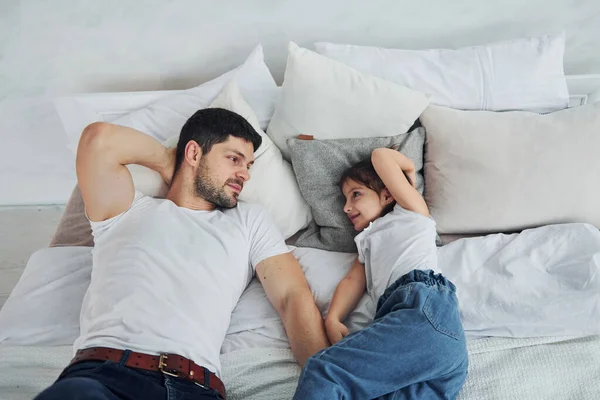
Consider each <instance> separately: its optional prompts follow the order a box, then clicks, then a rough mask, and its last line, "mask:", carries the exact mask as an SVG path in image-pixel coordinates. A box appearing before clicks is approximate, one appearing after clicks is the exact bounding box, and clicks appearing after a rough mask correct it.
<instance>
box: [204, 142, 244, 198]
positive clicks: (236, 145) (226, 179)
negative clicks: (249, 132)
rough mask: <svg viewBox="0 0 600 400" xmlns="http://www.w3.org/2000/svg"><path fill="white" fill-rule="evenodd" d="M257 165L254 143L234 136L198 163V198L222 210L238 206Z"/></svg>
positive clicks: (218, 145)
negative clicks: (251, 169)
mask: <svg viewBox="0 0 600 400" xmlns="http://www.w3.org/2000/svg"><path fill="white" fill-rule="evenodd" d="M253 163H254V148H253V146H252V143H250V142H247V141H245V140H244V139H240V138H237V137H234V136H229V139H227V141H225V142H223V143H218V144H215V145H214V146H213V147H212V148H211V150H210V151H209V152H208V153H207V154H204V155H203V156H202V157H201V158H200V161H199V164H198V169H197V173H196V179H195V182H194V191H195V194H196V195H197V196H199V197H202V198H203V199H205V200H206V201H208V202H210V203H212V204H214V205H215V206H217V207H221V208H233V207H235V206H237V202H238V197H239V195H240V192H241V191H242V189H243V187H244V184H245V183H246V182H247V181H248V180H249V179H250V175H249V173H248V169H249V168H250V166H252V164H253Z"/></svg>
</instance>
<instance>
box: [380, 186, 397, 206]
mask: <svg viewBox="0 0 600 400" xmlns="http://www.w3.org/2000/svg"><path fill="white" fill-rule="evenodd" d="M379 198H380V199H381V203H382V204H381V205H382V206H387V205H388V204H390V203H391V202H393V201H394V197H392V194H391V193H390V191H389V190H388V189H387V188H383V190H382V191H381V194H380V195H379Z"/></svg>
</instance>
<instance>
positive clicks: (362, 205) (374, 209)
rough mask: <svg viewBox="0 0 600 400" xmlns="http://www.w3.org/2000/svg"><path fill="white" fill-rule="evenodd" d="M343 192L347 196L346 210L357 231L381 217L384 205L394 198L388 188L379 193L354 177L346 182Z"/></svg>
mask: <svg viewBox="0 0 600 400" xmlns="http://www.w3.org/2000/svg"><path fill="white" fill-rule="evenodd" d="M342 192H343V193H344V197H346V204H344V212H345V213H346V215H347V216H348V218H350V222H352V225H354V229H355V230H357V231H362V230H363V229H365V228H366V227H367V226H369V224H370V223H371V222H373V221H375V220H376V219H377V218H379V216H380V215H381V213H382V211H383V209H384V207H385V206H386V205H388V204H390V203H391V202H392V201H393V200H394V199H393V198H392V196H391V195H390V192H389V191H388V190H387V189H384V190H382V192H381V194H377V192H376V191H374V190H373V189H370V188H368V187H367V186H365V185H363V184H362V183H358V182H356V181H353V180H352V179H348V180H346V182H344V184H343V185H342Z"/></svg>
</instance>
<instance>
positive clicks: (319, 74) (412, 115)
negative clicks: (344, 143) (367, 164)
mask: <svg viewBox="0 0 600 400" xmlns="http://www.w3.org/2000/svg"><path fill="white" fill-rule="evenodd" d="M427 104H428V100H427V97H426V96H425V95H423V94H421V93H419V92H416V91H414V90H411V89H408V88H406V87H403V86H399V85H396V84H394V83H390V82H385V81H383V80H381V79H378V78H374V77H371V76H368V75H364V74H362V73H360V72H358V71H356V70H354V69H352V68H350V67H347V66H345V65H343V64H342V63H339V62H337V61H333V60H330V59H328V58H326V57H323V56H321V55H319V54H317V53H314V52H312V51H309V50H306V49H303V48H300V47H298V46H297V45H296V44H294V43H290V44H289V46H288V59H287V66H286V70H285V77H284V81H283V86H282V90H281V97H280V100H279V103H278V104H277V107H276V109H275V113H274V114H273V118H272V119H271V123H270V124H269V128H268V130H267V133H268V134H269V136H270V137H271V138H272V139H273V141H274V142H275V144H276V145H277V146H278V147H279V148H280V149H281V151H282V153H283V155H284V157H285V158H286V159H288V160H289V159H290V154H289V150H288V148H287V144H286V140H287V139H289V138H291V137H296V136H297V135H299V134H309V135H314V136H315V138H317V139H343V138H366V137H380V136H394V135H398V134H400V133H405V132H408V130H409V129H410V127H411V125H412V124H413V123H414V122H415V120H416V119H417V118H418V117H419V115H420V114H421V112H423V110H424V109H425V107H427Z"/></svg>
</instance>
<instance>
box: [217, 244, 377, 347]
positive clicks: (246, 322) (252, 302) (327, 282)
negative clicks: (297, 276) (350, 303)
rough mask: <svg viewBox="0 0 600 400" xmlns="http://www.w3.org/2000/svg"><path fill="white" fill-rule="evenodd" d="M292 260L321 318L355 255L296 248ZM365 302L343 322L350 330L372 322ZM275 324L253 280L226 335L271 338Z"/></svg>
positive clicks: (276, 316) (270, 307)
mask: <svg viewBox="0 0 600 400" xmlns="http://www.w3.org/2000/svg"><path fill="white" fill-rule="evenodd" d="M294 256H295V257H296V258H297V259H298V262H299V263H300V266H301V267H302V272H304V276H305V277H306V280H307V282H308V285H309V286H310V289H311V291H312V294H313V297H314V299H315V303H316V305H317V307H318V308H319V311H320V312H321V314H322V315H323V316H324V317H325V316H326V315H327V311H328V310H329V305H330V304H331V299H332V298H333V293H334V292H335V289H336V287H337V285H338V283H340V281H341V280H342V279H343V278H344V277H345V276H346V274H347V273H348V271H349V270H350V268H351V267H352V264H353V263H354V260H355V259H356V253H340V252H335V251H326V250H319V249H311V248H308V247H297V248H294ZM367 298H369V296H368V295H365V296H364V298H363V299H362V301H361V303H360V304H359V306H358V307H357V309H356V310H355V311H354V313H352V314H351V315H350V318H349V320H348V321H347V322H349V323H350V325H351V326H353V327H357V326H360V327H364V325H365V324H366V323H368V321H369V318H370V320H372V318H373V315H374V308H372V307H371V303H372V302H370V301H368V300H367ZM277 320H279V315H278V314H277V311H275V309H274V308H273V307H272V306H271V303H270V302H269V299H267V296H266V294H265V292H264V289H263V287H262V285H261V283H260V282H259V281H258V279H253V280H252V282H251V283H250V285H249V286H248V287H247V288H246V290H245V291H244V293H242V296H241V297H240V299H239V301H238V303H237V305H236V307H235V309H234V310H233V313H232V315H231V323H230V325H229V330H228V331H227V334H232V333H239V332H243V331H249V330H252V331H253V332H254V333H258V334H261V333H262V334H264V335H265V336H270V335H271V336H272V334H273V331H274V330H273V328H272V326H271V325H272V322H273V321H277ZM355 329H358V328H355ZM275 331H276V330H275ZM267 332H269V333H267ZM276 339H280V340H284V341H287V338H286V337H285V332H284V334H283V336H281V337H277V338H276Z"/></svg>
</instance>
